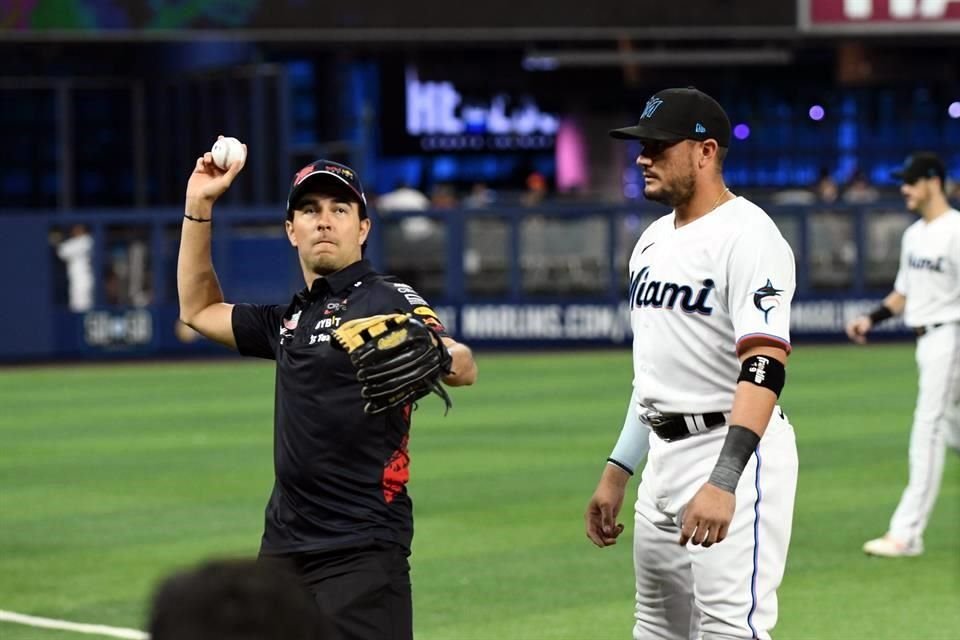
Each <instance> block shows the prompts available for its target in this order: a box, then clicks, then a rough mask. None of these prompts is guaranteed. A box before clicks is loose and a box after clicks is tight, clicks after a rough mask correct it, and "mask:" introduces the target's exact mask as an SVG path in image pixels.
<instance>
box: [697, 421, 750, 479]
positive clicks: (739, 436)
mask: <svg viewBox="0 0 960 640" xmlns="http://www.w3.org/2000/svg"><path fill="white" fill-rule="evenodd" d="M758 444H760V436H758V435H757V434H756V433H754V432H753V431H751V430H750V429H747V428H746V427H741V426H740V425H738V424H734V425H730V429H729V430H728V431H727V438H726V440H724V441H723V449H721V450H720V457H719V458H717V464H716V466H715V467H714V468H713V473H711V474H710V479H709V480H707V482H709V483H710V484H712V485H713V486H715V487H718V488H720V489H723V490H724V491H729V492H730V493H736V492H737V484H738V483H739V482H740V476H741V475H742V474H743V468H744V467H745V466H747V462H748V461H749V460H750V456H752V455H753V453H754V451H756V450H757V445H758Z"/></svg>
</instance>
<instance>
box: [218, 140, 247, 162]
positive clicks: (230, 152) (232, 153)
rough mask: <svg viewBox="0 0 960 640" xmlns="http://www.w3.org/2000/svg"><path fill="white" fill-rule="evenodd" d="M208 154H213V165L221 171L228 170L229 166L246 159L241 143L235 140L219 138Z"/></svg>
mask: <svg viewBox="0 0 960 640" xmlns="http://www.w3.org/2000/svg"><path fill="white" fill-rule="evenodd" d="M210 153H212V154H213V163H214V164H215V165H217V166H218V167H220V168H221V169H223V170H227V169H229V168H230V165H231V164H233V163H234V162H236V161H237V160H240V161H243V160H244V158H245V157H246V151H244V149H243V143H242V142H240V141H239V140H237V139H236V138H220V139H219V140H217V141H216V142H214V143H213V148H212V149H210Z"/></svg>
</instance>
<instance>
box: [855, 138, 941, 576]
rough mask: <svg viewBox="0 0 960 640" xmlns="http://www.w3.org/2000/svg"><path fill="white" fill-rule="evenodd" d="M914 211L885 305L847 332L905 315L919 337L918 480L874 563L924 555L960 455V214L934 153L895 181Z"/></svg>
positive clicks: (913, 462)
mask: <svg viewBox="0 0 960 640" xmlns="http://www.w3.org/2000/svg"><path fill="white" fill-rule="evenodd" d="M894 177H896V178H897V179H899V180H902V181H903V185H902V186H901V187H900V192H901V193H902V194H903V197H904V199H905V200H906V203H907V208H908V209H910V210H911V211H913V212H914V213H918V214H920V219H919V220H917V221H916V222H914V223H913V224H912V225H910V226H909V227H908V228H907V230H906V231H905V232H904V234H903V242H902V245H901V247H900V269H899V270H898V271H897V279H896V281H895V282H894V285H893V291H892V292H891V293H890V295H888V296H887V297H886V298H884V300H883V304H882V305H880V306H879V307H878V308H877V309H876V310H874V311H873V312H872V313H870V314H869V315H866V316H860V317H859V318H855V319H854V320H852V321H851V322H850V323H849V324H848V325H847V335H848V336H850V339H851V340H853V341H854V342H857V343H861V344H862V343H864V342H866V335H867V333H868V332H869V331H870V329H871V328H872V327H874V326H875V325H876V324H878V323H880V322H882V321H883V320H885V319H887V318H889V317H892V316H894V315H897V314H900V313H903V314H904V322H905V323H906V325H907V326H908V327H910V328H912V329H913V331H914V333H915V334H916V335H917V356H916V359H917V368H918V369H919V372H920V384H919V393H918V395H917V407H916V410H915V411H914V414H913V429H912V431H911V433H910V456H909V457H910V479H909V481H908V483H907V488H906V489H905V490H904V492H903V496H902V497H901V498H900V504H899V505H898V506H897V509H896V511H894V513H893V518H891V520H890V528H889V529H888V530H887V533H886V535H884V536H883V537H881V538H876V539H874V540H869V541H867V543H866V544H864V545H863V550H864V551H865V552H866V553H868V554H870V555H874V556H883V557H897V556H917V555H920V554H921V553H923V531H924V529H925V528H926V526H927V521H928V520H929V519H930V512H931V511H932V510H933V505H934V503H935V502H936V499H937V493H938V492H939V490H940V479H941V477H942V476H943V462H944V458H945V456H946V448H947V445H948V444H949V445H951V446H952V447H953V448H960V212H958V211H957V210H956V209H953V208H951V207H950V204H949V203H948V202H947V198H946V195H945V194H944V190H943V186H944V180H945V177H946V170H945V168H944V165H943V162H942V161H941V160H940V158H939V157H938V156H937V155H936V154H933V153H916V154H914V155H912V156H910V157H909V158H908V159H907V161H906V163H905V164H904V166H903V168H902V169H901V170H900V171H898V172H896V173H894Z"/></svg>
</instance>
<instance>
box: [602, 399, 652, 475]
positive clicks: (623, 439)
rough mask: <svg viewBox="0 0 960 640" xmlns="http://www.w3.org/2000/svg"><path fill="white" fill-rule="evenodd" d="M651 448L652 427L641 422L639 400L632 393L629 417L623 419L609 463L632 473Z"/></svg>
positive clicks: (628, 411) (628, 409)
mask: <svg viewBox="0 0 960 640" xmlns="http://www.w3.org/2000/svg"><path fill="white" fill-rule="evenodd" d="M649 450H650V427H648V426H647V425H645V424H643V423H642V422H640V414H638V413H637V402H636V397H635V396H634V394H630V402H629V404H628V405H627V417H626V418H625V419H624V421H623V429H622V430H621V431H620V439H619V440H617V444H616V446H614V447H613V452H612V453H611V454H610V457H609V458H607V464H612V465H616V466H617V467H620V468H621V469H623V470H624V471H626V472H627V473H629V474H630V475H633V472H634V471H635V470H636V468H637V466H639V464H640V462H642V461H643V459H644V458H645V457H646V455H647V452H648V451H649Z"/></svg>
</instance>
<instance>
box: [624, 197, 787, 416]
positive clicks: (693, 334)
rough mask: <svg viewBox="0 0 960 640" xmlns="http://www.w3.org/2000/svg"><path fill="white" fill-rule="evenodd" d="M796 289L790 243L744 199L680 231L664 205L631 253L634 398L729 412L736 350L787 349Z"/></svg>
mask: <svg viewBox="0 0 960 640" xmlns="http://www.w3.org/2000/svg"><path fill="white" fill-rule="evenodd" d="M795 288H796V276H795V266H794V258H793V251H792V250H791V249H790V246H789V245H788V244H787V242H786V240H784V238H783V236H782V235H781V234H780V231H779V230H778V229H777V227H776V225H775V224H774V223H773V221H772V220H771V219H770V217H769V216H767V214H766V213H765V212H764V211H763V210H762V209H760V208H759V207H757V206H756V205H755V204H753V203H751V202H750V201H748V200H745V199H743V198H735V199H733V200H730V201H729V202H726V203H724V204H723V205H721V206H719V207H717V209H715V210H714V211H713V212H711V213H710V215H708V216H704V217H702V218H699V219H697V220H695V221H694V222H692V223H690V224H687V225H684V226H682V227H680V228H679V229H676V228H674V216H673V214H672V213H671V214H668V215H666V216H663V217H662V218H660V219H658V220H656V221H655V222H654V223H653V224H651V225H650V227H648V228H647V230H646V231H644V233H643V235H642V236H641V237H640V239H639V240H638V242H637V245H636V248H635V249H634V251H633V256H632V257H631V259H630V288H629V292H628V295H629V302H630V310H631V314H630V315H631V326H632V328H633V332H634V348H633V359H634V388H635V389H636V392H637V400H638V401H639V402H640V404H642V405H644V406H646V407H649V408H652V409H656V410H658V411H661V412H664V413H706V412H712V411H728V410H729V409H730V408H731V407H732V406H733V395H734V392H735V390H736V384H737V382H736V381H737V376H738V374H739V371H740V362H739V360H738V358H737V352H738V350H739V349H743V348H745V347H746V345H749V344H750V343H751V342H752V341H754V340H762V341H764V342H773V343H775V344H779V345H781V346H782V347H783V348H784V349H786V350H787V351H789V350H790V300H791V299H792V298H793V294H794V290H795ZM731 335H733V336H735V337H736V341H735V342H731V340H730V336H731Z"/></svg>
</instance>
